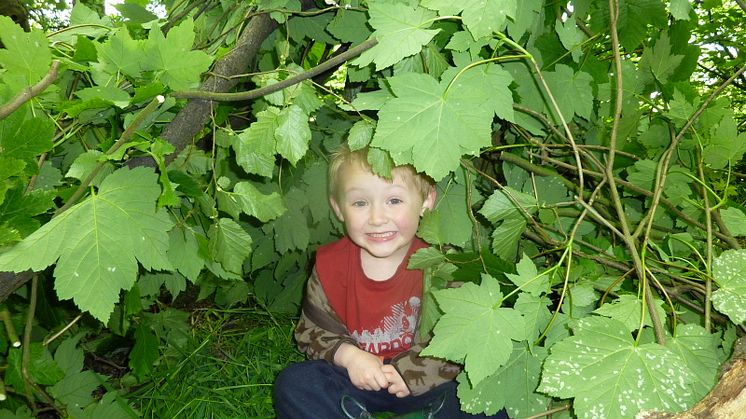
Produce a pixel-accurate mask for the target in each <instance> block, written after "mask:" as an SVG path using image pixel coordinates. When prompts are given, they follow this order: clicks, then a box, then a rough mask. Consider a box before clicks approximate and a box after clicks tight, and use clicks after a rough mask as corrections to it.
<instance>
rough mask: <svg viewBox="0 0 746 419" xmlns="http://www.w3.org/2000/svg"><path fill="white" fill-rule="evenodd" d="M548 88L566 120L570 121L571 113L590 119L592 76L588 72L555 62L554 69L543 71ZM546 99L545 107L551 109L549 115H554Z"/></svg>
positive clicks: (591, 110) (552, 108)
mask: <svg viewBox="0 0 746 419" xmlns="http://www.w3.org/2000/svg"><path fill="white" fill-rule="evenodd" d="M544 78H545V79H546V81H547V85H548V86H549V90H550V91H551V92H552V95H554V99H555V100H556V101H557V106H559V108H560V109H561V110H562V116H563V117H564V118H565V121H566V122H570V120H571V119H572V118H573V115H577V116H579V117H581V118H585V119H590V118H591V114H592V112H593V89H592V88H591V86H592V84H593V78H592V77H591V75H590V74H588V73H585V72H582V71H578V72H577V73H576V72H574V71H573V70H572V68H570V67H568V66H566V65H564V64H557V65H556V66H554V71H548V72H545V73H544ZM550 103H551V102H550V101H549V100H548V99H547V108H548V109H551V110H552V111H551V112H550V113H549V114H550V115H556V110H555V109H554V107H553V106H551V105H550Z"/></svg>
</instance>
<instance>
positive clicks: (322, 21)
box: [287, 13, 336, 45]
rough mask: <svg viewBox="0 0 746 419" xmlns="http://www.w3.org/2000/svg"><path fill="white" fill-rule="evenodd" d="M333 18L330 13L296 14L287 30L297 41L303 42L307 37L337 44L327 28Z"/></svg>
mask: <svg viewBox="0 0 746 419" xmlns="http://www.w3.org/2000/svg"><path fill="white" fill-rule="evenodd" d="M331 20H332V16H331V14H329V13H322V14H319V15H315V16H296V17H294V18H293V19H290V20H288V24H287V31H288V34H289V35H290V38H291V39H293V40H294V41H295V42H301V41H303V39H305V38H309V39H313V40H315V41H317V42H322V43H324V44H332V45H333V44H335V43H336V41H335V40H334V38H332V37H331V36H330V35H329V33H328V32H327V31H326V30H325V29H326V26H327V25H329V22H330V21H331Z"/></svg>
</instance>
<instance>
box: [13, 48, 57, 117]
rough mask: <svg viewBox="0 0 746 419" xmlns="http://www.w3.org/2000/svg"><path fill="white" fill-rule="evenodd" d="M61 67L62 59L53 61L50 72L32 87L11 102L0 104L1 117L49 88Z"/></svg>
mask: <svg viewBox="0 0 746 419" xmlns="http://www.w3.org/2000/svg"><path fill="white" fill-rule="evenodd" d="M59 69H60V61H59V60H54V61H52V66H51V67H50V68H49V72H47V74H46V75H45V76H44V77H42V79H41V80H39V82H38V83H36V84H35V85H33V86H31V87H27V88H25V89H23V90H22V91H21V92H20V93H19V94H17V95H16V97H14V98H13V99H11V101H10V102H8V103H6V104H5V105H3V106H0V119H5V118H6V117H7V116H8V115H10V114H12V113H13V112H15V111H16V110H17V109H18V108H20V107H21V106H22V105H23V104H24V103H26V102H28V101H29V100H31V99H33V98H34V97H36V96H38V95H39V94H40V93H41V92H43V91H44V90H46V89H47V87H49V85H51V84H52V83H54V81H55V80H57V74H58V71H59Z"/></svg>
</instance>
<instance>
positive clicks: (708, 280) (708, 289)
mask: <svg viewBox="0 0 746 419" xmlns="http://www.w3.org/2000/svg"><path fill="white" fill-rule="evenodd" d="M698 151H699V153H697V154H698V159H697V174H698V175H699V178H700V179H701V180H702V187H701V191H702V200H703V201H704V202H703V203H704V207H705V208H704V209H705V225H706V226H707V249H706V251H705V255H706V258H707V260H706V261H705V271H706V273H707V275H706V276H705V315H704V317H705V324H704V327H705V331H706V332H707V333H710V331H711V328H712V323H711V322H712V307H711V305H712V304H711V301H710V300H711V298H712V208H711V207H710V194H709V190H708V188H706V187H705V186H704V181H705V172H704V167H703V166H704V164H703V162H702V152H701V150H698Z"/></svg>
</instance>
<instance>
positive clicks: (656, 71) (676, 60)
mask: <svg viewBox="0 0 746 419" xmlns="http://www.w3.org/2000/svg"><path fill="white" fill-rule="evenodd" d="M683 58H684V56H683V55H673V54H671V41H670V39H669V38H668V33H667V32H662V33H661V36H660V38H658V40H657V41H656V42H655V45H653V47H652V48H645V50H644V51H643V53H642V58H641V59H640V67H641V68H643V69H647V70H649V71H651V72H652V73H653V75H654V76H655V79H656V80H658V81H659V82H660V83H661V84H666V83H668V78H669V76H671V74H673V72H674V71H675V70H676V67H678V66H679V64H680V63H681V60H682V59H683Z"/></svg>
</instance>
